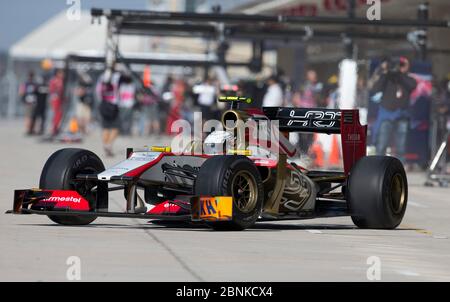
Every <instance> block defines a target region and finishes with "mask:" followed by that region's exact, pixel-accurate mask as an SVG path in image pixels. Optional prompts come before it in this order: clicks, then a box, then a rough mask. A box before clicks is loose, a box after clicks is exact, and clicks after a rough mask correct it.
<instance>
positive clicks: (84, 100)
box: [75, 75, 94, 134]
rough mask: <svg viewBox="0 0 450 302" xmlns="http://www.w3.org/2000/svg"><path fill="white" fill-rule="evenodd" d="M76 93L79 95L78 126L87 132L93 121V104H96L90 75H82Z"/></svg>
mask: <svg viewBox="0 0 450 302" xmlns="http://www.w3.org/2000/svg"><path fill="white" fill-rule="evenodd" d="M75 95H76V96H77V97H78V103H77V108H76V115H77V121H78V126H79V127H80V131H81V132H82V133H84V134H86V133H87V132H88V127H89V124H90V122H91V116H92V106H93V105H94V95H93V91H92V80H91V79H90V78H89V76H88V75H82V76H81V77H80V80H79V83H78V87H77V88H76V89H75Z"/></svg>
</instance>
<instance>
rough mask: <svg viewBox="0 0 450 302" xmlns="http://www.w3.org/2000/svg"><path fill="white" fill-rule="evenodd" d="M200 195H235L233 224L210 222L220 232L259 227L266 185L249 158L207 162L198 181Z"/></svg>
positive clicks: (227, 157) (197, 192)
mask: <svg viewBox="0 0 450 302" xmlns="http://www.w3.org/2000/svg"><path fill="white" fill-rule="evenodd" d="M195 194H196V195H200V196H232V197H233V218H232V220H231V221H221V222H214V223H209V225H210V226H211V227H212V228H213V229H215V230H220V231H240V230H244V229H246V228H249V227H251V226H252V225H254V224H255V222H256V220H257V219H258V217H259V215H260V214H261V211H262V206H263V198H264V191H263V184H262V180H261V175H260V174H259V171H258V169H257V168H256V166H255V164H254V163H253V162H252V161H251V160H250V159H248V158H247V157H245V156H238V155H223V156H214V157H211V158H209V159H207V160H206V161H205V162H204V163H203V165H202V166H201V168H200V171H199V173H198V176H197V180H196V182H195Z"/></svg>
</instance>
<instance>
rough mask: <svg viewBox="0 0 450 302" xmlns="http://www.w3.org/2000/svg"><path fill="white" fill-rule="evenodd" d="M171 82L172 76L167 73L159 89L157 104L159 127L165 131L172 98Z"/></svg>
mask: <svg viewBox="0 0 450 302" xmlns="http://www.w3.org/2000/svg"><path fill="white" fill-rule="evenodd" d="M173 83H174V80H173V76H172V75H170V74H169V75H168V76H167V78H166V81H165V82H164V85H163V87H162V90H161V102H159V104H158V111H159V123H160V125H161V126H162V127H160V131H161V132H167V131H166V125H167V117H168V114H169V110H170V104H171V102H172V100H173V94H172V88H173Z"/></svg>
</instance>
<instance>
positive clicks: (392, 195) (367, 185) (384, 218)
mask: <svg viewBox="0 0 450 302" xmlns="http://www.w3.org/2000/svg"><path fill="white" fill-rule="evenodd" d="M346 191H347V194H348V195H347V200H348V203H349V208H350V212H351V217H352V220H353V222H354V224H355V225H356V226H358V227H359V228H369V229H395V228H396V227H397V226H398V225H399V224H400V223H401V221H402V219H403V216H404V215H405V211H406V205H407V202H408V181H407V178H406V173H405V169H404V168H403V165H402V163H401V162H400V160H398V159H397V158H394V157H389V156H367V157H363V158H361V159H360V160H359V161H358V162H357V163H356V164H355V166H354V167H353V168H352V170H351V172H350V176H349V180H348V187H347V190H346Z"/></svg>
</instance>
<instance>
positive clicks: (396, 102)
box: [372, 57, 417, 161]
mask: <svg viewBox="0 0 450 302" xmlns="http://www.w3.org/2000/svg"><path fill="white" fill-rule="evenodd" d="M408 71H409V61H408V59H406V58H405V57H401V58H400V59H399V60H384V61H383V62H382V64H381V66H380V69H379V71H378V72H377V74H376V77H378V79H377V80H376V81H375V82H374V84H373V87H372V92H376V95H377V94H378V98H379V102H380V107H379V111H378V117H377V121H376V122H375V131H374V132H375V133H374V135H375V140H376V150H377V154H378V155H385V154H386V149H387V147H388V146H389V144H390V142H391V139H392V136H391V134H394V139H395V147H396V155H397V157H398V158H399V159H400V160H402V161H404V158H403V157H404V153H405V146H406V137H407V134H408V129H409V113H408V107H409V101H410V96H411V93H412V91H413V90H414V89H415V88H416V85H417V82H416V80H415V79H414V78H413V77H411V76H409V75H408Z"/></svg>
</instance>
